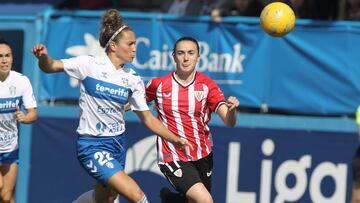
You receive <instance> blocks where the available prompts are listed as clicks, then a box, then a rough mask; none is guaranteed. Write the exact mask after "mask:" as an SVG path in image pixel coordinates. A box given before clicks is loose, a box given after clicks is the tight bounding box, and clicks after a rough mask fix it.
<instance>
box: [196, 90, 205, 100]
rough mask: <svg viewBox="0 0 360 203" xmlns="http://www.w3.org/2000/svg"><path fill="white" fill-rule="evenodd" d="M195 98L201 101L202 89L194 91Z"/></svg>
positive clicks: (202, 96)
mask: <svg viewBox="0 0 360 203" xmlns="http://www.w3.org/2000/svg"><path fill="white" fill-rule="evenodd" d="M195 98H196V100H198V101H201V100H202V99H203V98H204V91H195Z"/></svg>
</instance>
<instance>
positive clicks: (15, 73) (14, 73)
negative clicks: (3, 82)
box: [10, 70, 29, 81]
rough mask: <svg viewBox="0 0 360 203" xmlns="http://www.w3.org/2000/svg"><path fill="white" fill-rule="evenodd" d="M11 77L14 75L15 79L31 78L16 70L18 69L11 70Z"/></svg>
mask: <svg viewBox="0 0 360 203" xmlns="http://www.w3.org/2000/svg"><path fill="white" fill-rule="evenodd" d="M10 77H12V78H13V79H16V80H17V81H19V80H29V79H28V77H27V76H26V75H24V74H22V73H19V72H16V71H13V70H12V71H11V72H10Z"/></svg>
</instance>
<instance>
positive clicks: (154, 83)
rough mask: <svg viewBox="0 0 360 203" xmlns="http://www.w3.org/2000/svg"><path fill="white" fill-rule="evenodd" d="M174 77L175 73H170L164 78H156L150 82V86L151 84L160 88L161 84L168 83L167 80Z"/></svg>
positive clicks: (163, 76)
mask: <svg viewBox="0 0 360 203" xmlns="http://www.w3.org/2000/svg"><path fill="white" fill-rule="evenodd" d="M172 77H173V72H170V73H168V74H166V75H162V76H158V77H155V78H152V79H151V80H150V81H149V84H150V83H151V84H152V85H156V86H158V85H159V84H160V83H162V82H164V81H166V80H171V79H172Z"/></svg>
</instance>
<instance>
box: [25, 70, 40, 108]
mask: <svg viewBox="0 0 360 203" xmlns="http://www.w3.org/2000/svg"><path fill="white" fill-rule="evenodd" d="M22 100H23V103H24V106H25V108H26V109H31V108H36V107H37V104H36V99H35V96H34V92H33V88H32V86H31V83H30V80H29V79H28V78H27V77H26V76H24V89H23V93H22Z"/></svg>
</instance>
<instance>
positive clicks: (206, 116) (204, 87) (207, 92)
mask: <svg viewBox="0 0 360 203" xmlns="http://www.w3.org/2000/svg"><path fill="white" fill-rule="evenodd" d="M203 90H204V97H205V95H206V98H207V97H208V95H209V88H208V87H207V86H206V85H205V84H204V85H203ZM205 105H206V99H204V100H203V101H202V105H201V113H202V115H201V117H200V118H201V122H202V126H204V128H205V129H206V130H207V131H210V129H209V126H207V125H206V124H205V121H206V120H207V119H208V113H209V112H208V111H209V108H208V109H206V110H205V111H206V112H205V114H204V108H205ZM210 136H211V135H210ZM204 139H205V140H204V143H205V146H206V152H207V153H210V149H209V146H208V145H207V144H206V137H205V136H204Z"/></svg>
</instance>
